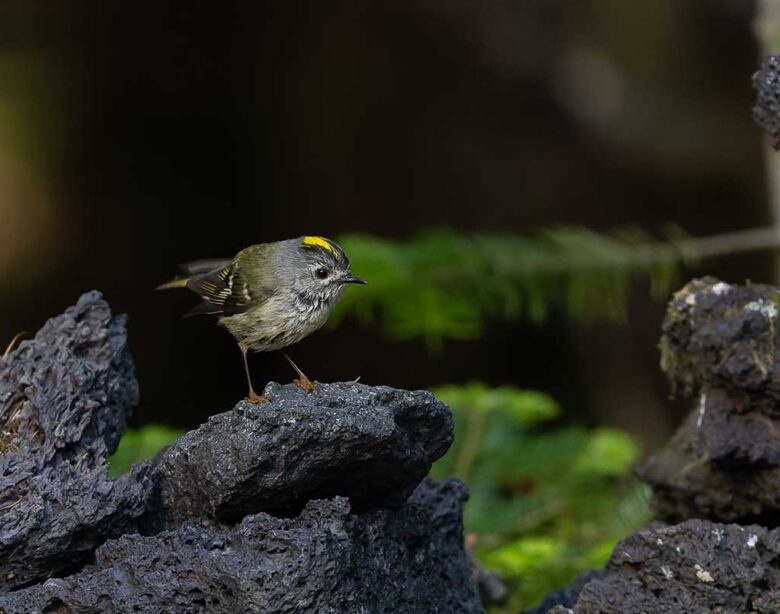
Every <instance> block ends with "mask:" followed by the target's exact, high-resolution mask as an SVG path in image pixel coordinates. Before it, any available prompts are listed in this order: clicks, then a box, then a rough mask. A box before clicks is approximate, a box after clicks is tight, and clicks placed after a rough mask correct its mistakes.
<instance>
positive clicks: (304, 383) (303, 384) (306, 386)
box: [293, 377, 320, 392]
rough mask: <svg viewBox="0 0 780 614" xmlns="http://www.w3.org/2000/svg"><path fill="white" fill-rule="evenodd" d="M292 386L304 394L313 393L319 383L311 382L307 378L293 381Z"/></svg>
mask: <svg viewBox="0 0 780 614" xmlns="http://www.w3.org/2000/svg"><path fill="white" fill-rule="evenodd" d="M293 384H295V385H296V386H298V388H300V389H301V390H304V391H305V392H315V391H316V390H317V388H319V385H320V383H319V382H316V381H315V382H313V381H311V380H310V379H309V378H308V377H299V378H298V379H294V380H293Z"/></svg>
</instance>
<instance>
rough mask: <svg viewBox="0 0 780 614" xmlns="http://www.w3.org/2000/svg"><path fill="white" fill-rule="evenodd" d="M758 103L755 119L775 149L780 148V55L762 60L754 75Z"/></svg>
mask: <svg viewBox="0 0 780 614" xmlns="http://www.w3.org/2000/svg"><path fill="white" fill-rule="evenodd" d="M753 87H754V88H755V90H756V103H755V106H754V107H753V119H754V120H755V121H756V123H757V124H758V125H759V126H760V127H761V128H763V129H764V131H765V132H766V133H767V135H768V136H769V138H770V142H771V143H772V146H773V147H774V148H775V149H778V148H780V56H777V55H772V56H769V57H768V58H766V59H764V61H763V62H761V67H760V68H759V70H758V71H757V72H756V74H755V75H753Z"/></svg>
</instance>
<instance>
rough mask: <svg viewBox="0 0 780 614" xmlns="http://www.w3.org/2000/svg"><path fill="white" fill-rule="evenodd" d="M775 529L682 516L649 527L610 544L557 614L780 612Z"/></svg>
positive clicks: (779, 542)
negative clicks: (604, 558) (606, 557)
mask: <svg viewBox="0 0 780 614" xmlns="http://www.w3.org/2000/svg"><path fill="white" fill-rule="evenodd" d="M779 560H780V530H778V529H774V530H767V529H766V528H764V527H759V526H755V525H748V526H739V525H733V524H731V525H724V524H717V523H713V522H709V521H706V520H688V521H686V522H683V523H681V524H678V525H673V526H651V527H648V528H645V529H642V530H641V531H639V532H637V533H635V534H634V535H632V536H631V537H629V538H628V539H625V540H624V541H622V542H621V543H620V544H618V546H617V547H616V548H615V551H614V553H613V554H612V558H611V559H610V561H609V563H608V564H607V567H606V570H605V573H604V574H603V575H602V576H601V577H599V578H597V579H594V580H592V581H590V582H588V583H586V584H585V585H584V587H582V589H581V591H580V594H579V598H578V599H577V602H576V604H575V605H574V606H573V608H567V607H565V606H558V607H557V608H553V609H551V610H548V611H549V612H550V613H554V614H563V613H564V612H575V613H576V614H627V613H629V612H631V613H633V612H636V613H640V612H648V613H649V612H652V613H653V614H682V613H688V612H690V613H691V614H699V613H702V614H703V613H704V612H719V613H721V614H742V613H746V612H754V613H757V614H758V613H760V614H773V613H776V612H778V611H780V587H778V586H777V581H776V578H777V575H778V573H779V572H780V562H779Z"/></svg>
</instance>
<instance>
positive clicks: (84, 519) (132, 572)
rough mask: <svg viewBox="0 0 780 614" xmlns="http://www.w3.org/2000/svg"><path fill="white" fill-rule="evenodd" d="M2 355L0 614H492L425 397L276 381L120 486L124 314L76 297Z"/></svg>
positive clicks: (444, 420) (129, 397)
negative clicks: (111, 462) (256, 399)
mask: <svg viewBox="0 0 780 614" xmlns="http://www.w3.org/2000/svg"><path fill="white" fill-rule="evenodd" d="M1 360H2V362H0V613H2V614H16V613H17V612H18V613H28V612H68V613H72V612H124V611H136V612H163V611H164V612H171V613H176V612H215V613H219V612H225V613H228V612H229V613H231V614H233V613H235V612H269V613H272V612H280V613H282V612H283V613H288V612H289V613H294V612H301V613H303V612H328V613H331V612H332V613H335V612H345V613H350V612H355V613H358V612H360V613H367V612H372V613H373V612H410V613H411V612H482V611H483V610H482V606H481V604H480V602H479V597H478V593H477V590H476V586H475V583H474V582H473V578H472V566H471V562H470V558H469V556H468V555H467V553H466V552H465V551H464V548H463V539H462V520H461V511H462V506H463V503H464V501H465V499H466V497H467V491H466V489H465V487H464V486H463V485H462V484H460V483H458V482H454V481H451V482H444V483H441V484H435V485H434V484H431V483H427V482H425V483H422V484H421V480H423V478H424V476H425V475H426V474H427V472H428V470H429V469H430V465H431V463H432V462H433V461H434V460H436V459H437V458H438V457H439V456H441V455H443V454H444V453H445V452H446V450H447V448H448V447H449V445H450V443H451V440H452V418H451V414H450V412H449V410H448V409H447V408H446V406H444V405H442V404H441V403H439V402H438V401H436V400H435V399H434V398H433V396H432V395H430V394H429V393H426V392H408V391H402V390H394V389H391V388H386V387H369V386H363V385H359V384H332V385H323V386H321V387H320V389H319V390H318V391H317V392H315V393H314V394H305V393H303V392H302V391H300V390H299V389H298V388H296V387H294V386H278V385H273V384H272V385H269V387H268V388H267V389H266V392H268V393H270V394H271V395H272V396H273V401H272V402H271V403H267V404H265V405H257V406H256V405H251V404H249V403H245V402H240V403H239V404H238V405H237V406H236V408H235V409H234V410H232V411H230V412H226V413H224V414H219V415H216V416H213V417H212V418H211V419H210V420H209V421H208V422H207V423H206V424H204V425H202V426H201V427H200V428H199V429H196V430H195V431H192V432H190V433H188V434H187V435H185V436H184V437H182V438H180V439H179V440H178V441H177V442H175V443H174V444H172V445H171V446H170V447H169V448H168V449H167V450H166V451H165V452H164V453H162V454H161V455H159V457H158V459H157V460H156V461H155V462H154V463H153V464H148V463H139V464H137V465H136V466H135V467H134V468H133V469H132V470H131V471H130V472H129V473H128V474H126V475H125V476H122V477H121V478H119V479H118V480H116V481H111V480H109V479H108V477H107V467H108V464H107V456H108V455H109V454H110V453H111V452H112V451H113V450H114V448H115V447H116V444H117V442H118V440H119V438H120V436H121V433H122V431H123V429H124V426H125V422H126V420H127V417H128V415H129V412H130V411H131V409H132V407H133V406H134V405H135V404H136V403H137V399H138V387H137V383H136V381H135V377H134V373H133V366H132V361H131V359H130V356H129V353H128V351H127V338H126V330H125V321H124V318H123V317H112V316H111V314H110V311H109V308H108V305H107V304H106V303H105V301H104V300H103V299H102V298H101V296H100V295H99V294H98V293H96V292H92V293H88V294H85V295H84V296H82V297H81V299H79V302H78V303H77V305H75V306H74V307H72V308H70V309H68V310H67V311H66V312H65V313H64V314H63V315H61V316H58V317H57V318H54V319H52V320H51V321H49V322H48V323H47V324H46V326H44V328H43V329H41V331H40V332H39V333H38V335H36V337H35V339H33V340H30V341H26V342H23V343H22V344H21V345H20V347H19V348H17V349H16V350H15V351H13V352H11V353H10V354H9V355H8V356H7V357H6V358H3V359H1ZM410 495H411V498H410ZM272 513H273V514H275V516H274V515H272Z"/></svg>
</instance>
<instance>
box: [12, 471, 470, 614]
mask: <svg viewBox="0 0 780 614" xmlns="http://www.w3.org/2000/svg"><path fill="white" fill-rule="evenodd" d="M465 499H466V489H465V488H464V487H463V485H462V484H460V483H458V482H454V481H452V482H444V483H440V484H437V485H432V484H431V483H428V482H426V483H423V484H421V485H420V486H419V487H418V488H417V490H416V491H415V492H414V494H413V495H412V497H411V499H410V500H409V501H408V502H407V503H406V504H405V505H403V506H402V507H400V508H399V509H395V510H389V509H375V510H372V511H370V512H366V513H363V514H354V513H352V512H351V510H350V505H349V503H348V501H347V500H346V499H344V498H336V499H333V500H329V501H324V500H316V501H311V502H309V503H308V504H307V505H306V506H305V507H304V509H303V511H302V512H301V513H300V515H299V516H297V517H295V518H291V519H282V518H275V517H273V516H270V515H268V514H257V515H250V516H247V517H245V518H244V519H243V521H242V522H241V523H240V524H238V525H236V526H234V527H209V526H206V525H202V524H197V523H185V524H183V525H181V526H180V527H179V528H178V529H176V530H172V531H165V532H163V533H159V534H158V535H155V536H151V537H142V536H138V535H132V536H125V537H122V538H120V539H117V540H112V541H109V542H107V543H106V544H105V545H103V546H101V547H100V548H99V549H98V551H97V553H96V557H95V564H94V565H92V566H90V567H89V568H87V569H85V570H84V571H83V572H81V573H79V574H77V575H74V576H70V577H68V578H63V579H55V580H49V581H48V582H46V583H44V584H41V585H38V586H35V587H32V588H28V589H23V590H20V591H17V592H15V593H13V594H12V595H8V596H5V597H0V610H3V611H4V612H5V613H6V614H17V613H23V612H44V611H45V612H58V611H59V612H131V611H132V612H149V613H152V612H168V613H171V614H176V613H185V612H209V613H211V614H220V613H225V614H235V613H237V612H263V613H264V614H293V613H300V614H304V613H309V612H312V613H323V614H324V613H332V614H352V613H354V614H362V613H369V612H370V613H371V614H381V613H385V612H386V613H391V612H392V613H394V614H405V613H409V614H413V613H414V614H417V613H428V612H441V613H442V614H444V613H447V614H457V613H461V612H462V613H478V612H483V609H482V606H481V604H480V602H479V597H478V595H477V590H476V586H475V584H474V582H473V581H472V579H471V569H470V565H469V559H468V557H467V555H466V553H465V551H464V550H463V545H462V524H461V507H462V504H463V502H464V501H465Z"/></svg>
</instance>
